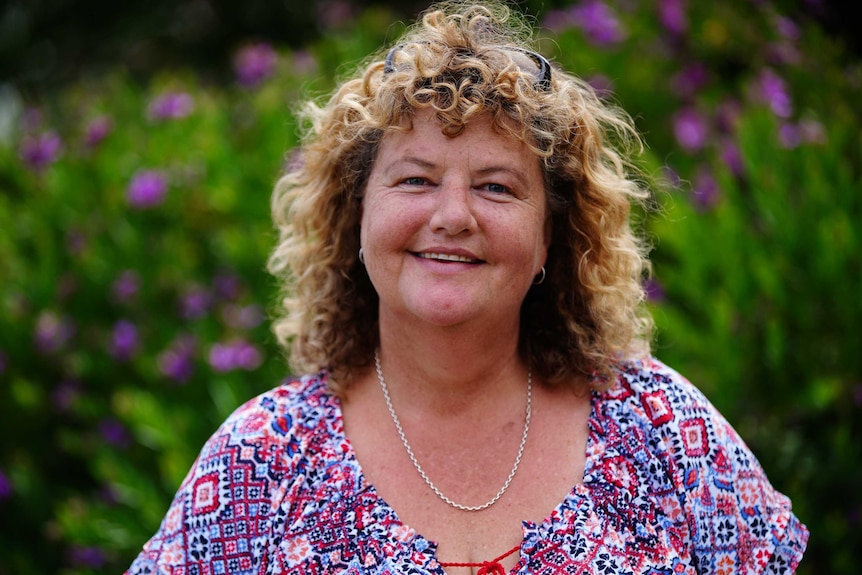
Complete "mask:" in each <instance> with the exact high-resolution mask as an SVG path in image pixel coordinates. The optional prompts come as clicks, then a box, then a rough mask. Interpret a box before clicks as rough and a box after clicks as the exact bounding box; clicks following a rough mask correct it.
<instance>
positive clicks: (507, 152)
mask: <svg viewBox="0 0 862 575" xmlns="http://www.w3.org/2000/svg"><path fill="white" fill-rule="evenodd" d="M447 127H449V126H448V125H447V124H445V123H444V122H443V121H441V120H440V119H438V118H437V117H436V114H435V112H434V110H431V109H420V110H417V111H416V112H415V113H414V114H413V115H412V116H411V117H410V118H409V120H406V121H405V122H404V124H403V125H401V126H398V127H395V128H393V129H391V130H390V131H389V132H388V133H387V134H386V135H384V137H383V138H382V140H381V142H380V149H379V152H378V154H379V155H381V154H382V155H386V156H392V155H396V156H402V155H410V154H416V153H419V152H421V153H424V154H432V155H435V154H436V155H440V154H446V153H447V152H451V153H455V154H459V153H463V152H464V150H465V149H467V150H469V151H470V156H471V157H473V158H482V157H487V158H488V159H492V158H494V157H501V156H503V157H506V158H508V159H509V160H514V159H517V160H518V161H523V162H529V163H537V165H538V156H537V155H535V154H534V153H533V152H532V151H531V150H530V148H529V146H527V145H526V144H525V143H524V142H523V141H522V140H521V139H520V138H518V137H517V136H515V135H514V134H513V133H512V132H513V131H514V130H509V129H506V127H502V126H499V125H497V123H495V122H494V119H493V117H492V116H491V114H490V113H480V114H477V115H475V116H474V117H472V118H470V119H469V120H468V121H466V122H465V124H464V127H463V129H462V130H460V131H458V133H457V134H455V135H452V134H451V133H448V132H451V130H447Z"/></svg>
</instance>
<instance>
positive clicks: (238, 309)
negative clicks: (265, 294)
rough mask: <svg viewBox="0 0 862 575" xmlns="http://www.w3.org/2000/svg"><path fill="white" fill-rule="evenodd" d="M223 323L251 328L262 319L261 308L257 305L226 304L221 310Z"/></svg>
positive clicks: (239, 327) (257, 324)
mask: <svg viewBox="0 0 862 575" xmlns="http://www.w3.org/2000/svg"><path fill="white" fill-rule="evenodd" d="M222 318H223V319H224V322H225V324H227V325H228V326H229V327H232V328H235V329H253V328H256V327H257V326H259V325H260V324H261V322H262V321H263V310H262V309H260V306H259V305H256V304H251V305H247V306H241V305H233V304H231V305H227V306H225V307H224V309H223V310H222Z"/></svg>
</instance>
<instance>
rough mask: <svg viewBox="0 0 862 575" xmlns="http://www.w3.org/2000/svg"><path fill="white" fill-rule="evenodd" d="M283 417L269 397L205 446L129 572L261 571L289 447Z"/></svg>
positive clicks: (235, 574) (240, 413) (242, 411)
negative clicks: (154, 532) (157, 527)
mask: <svg viewBox="0 0 862 575" xmlns="http://www.w3.org/2000/svg"><path fill="white" fill-rule="evenodd" d="M284 418H285V415H283V414H282V415H279V413H278V411H277V409H276V404H275V402H274V401H273V400H272V397H270V396H268V395H263V396H260V397H258V398H256V399H254V400H252V401H249V402H248V403H246V404H245V405H243V406H242V407H240V408H239V409H237V411H236V412H234V414H233V415H231V416H230V417H229V418H228V419H227V420H226V421H225V422H224V423H223V424H222V425H221V426H220V427H219V429H218V430H217V431H216V432H215V433H214V434H213V435H212V437H210V439H209V440H208V441H207V442H206V444H205V445H204V446H203V449H202V450H201V452H200V454H199V455H198V458H197V460H196V461H195V463H194V464H193V466H192V468H191V470H190V471H189V473H188V475H187V476H186V478H185V479H184V480H183V482H182V484H181V485H180V488H179V490H178V492H177V494H176V496H175V497H174V499H173V502H172V503H171V505H170V508H169V509H168V512H167V514H166V515H165V517H164V519H163V520H162V523H161V526H160V527H159V530H158V531H157V532H156V534H155V535H154V536H153V537H152V538H151V539H150V540H149V541H148V542H147V543H146V544H145V545H144V548H143V550H142V551H141V553H140V554H139V555H138V557H137V558H136V559H135V561H134V562H133V563H132V565H131V567H130V568H129V570H128V571H127V572H126V574H127V575H144V574H160V575H162V574H164V575H190V574H193V573H201V574H203V573H212V574H218V573H224V574H228V573H230V574H231V575H244V574H251V573H259V572H263V571H265V567H264V566H263V564H264V563H265V562H266V560H267V557H268V555H269V554H268V553H267V550H268V547H269V544H270V540H271V523H272V521H271V517H272V511H273V510H274V509H277V508H278V505H279V504H280V500H281V498H282V497H283V493H284V487H283V485H282V484H283V480H284V477H285V475H286V464H285V462H287V461H288V454H287V452H286V451H287V450H289V446H290V441H289V437H287V435H288V433H287V432H288V429H287V426H286V422H285V421H284Z"/></svg>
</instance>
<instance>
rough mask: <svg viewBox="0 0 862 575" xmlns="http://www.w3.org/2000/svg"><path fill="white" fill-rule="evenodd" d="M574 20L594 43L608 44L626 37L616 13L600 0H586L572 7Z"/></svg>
mask: <svg viewBox="0 0 862 575" xmlns="http://www.w3.org/2000/svg"><path fill="white" fill-rule="evenodd" d="M571 18H572V22H573V23H575V24H576V25H577V26H579V27H580V28H581V29H582V30H583V31H584V33H585V34H586V35H587V38H588V39H589V40H590V41H592V42H593V43H594V44H596V45H599V46H606V45H609V44H615V43H617V42H621V41H622V40H624V39H625V37H626V33H625V30H624V29H623V27H622V24H621V23H620V21H619V19H617V17H616V14H614V12H613V11H612V10H611V9H610V7H608V5H607V4H605V3H604V2H601V1H600V0H586V1H585V2H583V3H581V4H579V5H577V6H574V7H573V8H572V9H571Z"/></svg>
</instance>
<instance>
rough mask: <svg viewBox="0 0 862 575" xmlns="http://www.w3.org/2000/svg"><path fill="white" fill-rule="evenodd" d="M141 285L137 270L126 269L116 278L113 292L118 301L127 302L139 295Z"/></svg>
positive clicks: (112, 288)
mask: <svg viewBox="0 0 862 575" xmlns="http://www.w3.org/2000/svg"><path fill="white" fill-rule="evenodd" d="M140 287H141V280H140V276H139V275H138V272H136V271H135V270H125V271H123V272H122V273H121V274H120V276H119V277H118V278H117V279H116V280H114V284H113V286H112V287H111V292H112V293H113V295H114V299H115V300H116V301H118V302H119V303H123V304H127V303H129V302H131V301H132V300H133V299H134V298H135V296H137V295H138V290H139V289H140Z"/></svg>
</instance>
